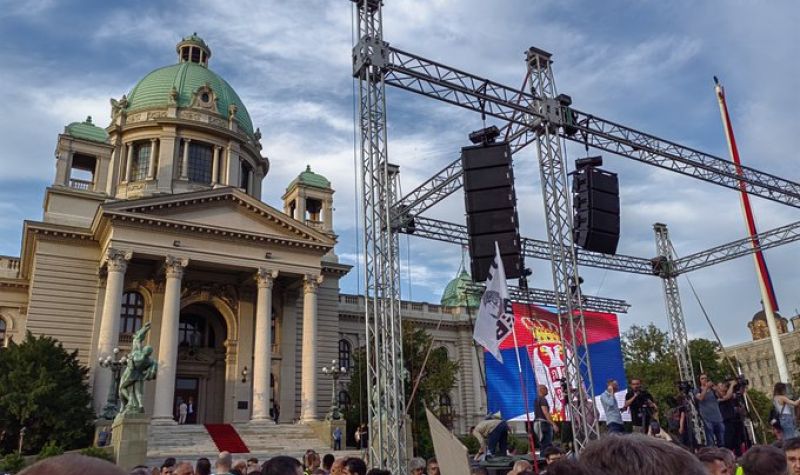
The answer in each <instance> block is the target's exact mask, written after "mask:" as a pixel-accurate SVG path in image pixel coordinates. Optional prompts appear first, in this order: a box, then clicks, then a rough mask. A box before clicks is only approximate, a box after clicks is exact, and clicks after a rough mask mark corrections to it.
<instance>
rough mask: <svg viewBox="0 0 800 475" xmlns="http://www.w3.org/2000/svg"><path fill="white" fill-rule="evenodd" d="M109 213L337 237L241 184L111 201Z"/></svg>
mask: <svg viewBox="0 0 800 475" xmlns="http://www.w3.org/2000/svg"><path fill="white" fill-rule="evenodd" d="M102 213H103V215H105V216H120V217H127V218H129V219H135V218H140V219H147V220H148V221H149V220H155V221H161V222H163V223H164V224H172V225H177V226H179V227H183V228H185V227H186V225H188V226H190V228H191V229H195V228H197V229H198V230H200V231H203V230H204V231H207V232H208V231H214V234H219V232H223V233H224V234H229V233H230V234H246V235H252V236H262V237H268V238H277V239H281V240H290V241H299V242H305V243H307V244H311V245H317V246H322V247H332V246H333V245H334V244H335V241H334V239H333V238H332V237H330V236H328V235H327V234H324V233H321V232H319V231H317V230H316V229H313V228H311V227H309V226H307V225H305V224H303V223H301V222H299V221H297V220H295V219H293V218H291V217H289V216H287V215H285V214H284V213H282V212H280V211H278V210H277V209H275V208H273V207H271V206H269V205H267V204H266V203H263V202H261V201H259V200H257V199H255V198H253V197H251V196H249V195H247V194H246V193H244V192H242V191H240V190H239V189H237V188H219V189H216V190H203V191H196V192H190V193H181V194H178V195H169V196H158V197H149V198H142V199H137V200H126V201H117V202H112V203H107V204H104V205H103V206H102Z"/></svg>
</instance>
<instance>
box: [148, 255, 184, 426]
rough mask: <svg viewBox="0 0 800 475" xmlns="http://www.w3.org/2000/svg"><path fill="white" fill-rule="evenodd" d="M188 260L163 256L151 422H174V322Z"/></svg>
mask: <svg viewBox="0 0 800 475" xmlns="http://www.w3.org/2000/svg"><path fill="white" fill-rule="evenodd" d="M188 264H189V259H187V258H185V257H183V258H181V257H174V256H167V263H166V273H167V283H166V286H165V288H164V312H163V314H162V316H161V339H160V340H159V345H158V375H157V376H156V397H155V404H154V407H153V424H175V420H174V419H173V416H172V414H173V407H172V402H173V400H174V399H175V370H176V366H177V363H178V321H179V318H180V312H181V280H182V279H183V269H184V268H185V267H186V266H187V265H188Z"/></svg>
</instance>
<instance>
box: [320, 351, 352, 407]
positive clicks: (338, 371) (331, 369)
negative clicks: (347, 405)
mask: <svg viewBox="0 0 800 475" xmlns="http://www.w3.org/2000/svg"><path fill="white" fill-rule="evenodd" d="M337 363H338V362H337V361H336V360H331V365H330V366H323V367H322V372H323V373H324V374H329V375H331V377H332V378H333V386H332V390H331V393H332V394H331V412H329V413H328V416H327V419H331V420H339V419H341V418H342V413H341V411H340V410H339V399H338V398H337V397H336V388H338V387H339V377H340V376H342V375H344V374H346V373H347V368H345V367H344V366H339V365H338V364H337Z"/></svg>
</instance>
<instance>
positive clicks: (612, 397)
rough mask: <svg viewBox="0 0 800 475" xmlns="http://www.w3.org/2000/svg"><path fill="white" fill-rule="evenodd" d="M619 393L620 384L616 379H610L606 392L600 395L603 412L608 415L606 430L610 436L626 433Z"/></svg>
mask: <svg viewBox="0 0 800 475" xmlns="http://www.w3.org/2000/svg"><path fill="white" fill-rule="evenodd" d="M617 391H619V383H617V381H616V380H614V379H609V380H608V381H607V382H606V390H605V391H604V392H603V394H601V395H600V405H602V406H603V411H604V412H605V413H606V428H607V429H608V433H609V434H615V433H616V434H621V433H623V432H625V425H624V424H623V422H622V412H620V410H619V403H618V402H617V396H616V394H617Z"/></svg>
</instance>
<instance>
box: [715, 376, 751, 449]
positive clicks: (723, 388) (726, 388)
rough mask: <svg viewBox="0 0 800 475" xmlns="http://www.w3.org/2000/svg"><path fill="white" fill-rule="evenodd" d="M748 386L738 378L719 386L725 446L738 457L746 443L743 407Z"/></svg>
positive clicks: (718, 393)
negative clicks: (743, 399)
mask: <svg viewBox="0 0 800 475" xmlns="http://www.w3.org/2000/svg"><path fill="white" fill-rule="evenodd" d="M745 391H747V388H746V386H744V385H743V384H742V381H739V379H738V378H731V379H729V380H728V381H726V382H724V383H720V384H718V385H717V399H718V400H719V412H720V414H722V424H723V426H725V438H724V446H725V448H727V449H730V450H731V451H733V453H735V454H736V456H737V457H739V456H741V455H742V445H743V444H744V442H745V432H744V415H745V408H744V407H743V405H742V398H743V397H744V394H745Z"/></svg>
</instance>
